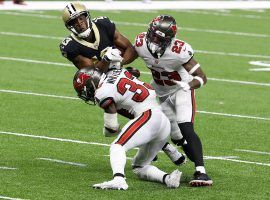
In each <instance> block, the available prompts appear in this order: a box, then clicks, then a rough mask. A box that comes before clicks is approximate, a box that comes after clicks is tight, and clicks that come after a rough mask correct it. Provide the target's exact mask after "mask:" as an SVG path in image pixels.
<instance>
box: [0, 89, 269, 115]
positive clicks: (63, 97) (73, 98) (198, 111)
mask: <svg viewBox="0 0 270 200" xmlns="http://www.w3.org/2000/svg"><path fill="white" fill-rule="evenodd" d="M1 92H3V93H13V94H24V95H34V96H43V97H52V98H60V99H71V100H80V99H79V98H77V97H68V96H57V95H50V94H40V93H33V92H21V91H15V90H1V89H0V93H1ZM196 112H197V113H201V114H209V115H219V116H225V117H236V118H245V119H256V120H270V118H265V117H256V116H249V115H238V114H228V113H218V112H208V111H200V110H197V111H196Z"/></svg>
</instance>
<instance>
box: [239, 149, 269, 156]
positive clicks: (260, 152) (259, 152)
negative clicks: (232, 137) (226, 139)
mask: <svg viewBox="0 0 270 200" xmlns="http://www.w3.org/2000/svg"><path fill="white" fill-rule="evenodd" d="M234 150H235V151H242V152H248V153H256V154H265V155H270V152H264V151H254V150H247V149H234Z"/></svg>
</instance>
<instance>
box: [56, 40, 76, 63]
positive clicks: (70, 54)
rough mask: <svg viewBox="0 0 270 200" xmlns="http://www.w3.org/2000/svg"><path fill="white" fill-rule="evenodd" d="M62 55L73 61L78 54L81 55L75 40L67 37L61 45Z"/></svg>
mask: <svg viewBox="0 0 270 200" xmlns="http://www.w3.org/2000/svg"><path fill="white" fill-rule="evenodd" d="M59 48H60V51H61V53H62V56H64V57H65V58H67V59H69V60H70V61H72V60H73V59H74V58H75V57H76V56H78V55H80V53H79V51H78V48H76V46H75V44H74V41H73V40H72V39H71V38H70V37H67V38H65V39H64V40H63V41H62V42H61V43H60V45H59Z"/></svg>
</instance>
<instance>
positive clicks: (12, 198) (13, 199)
mask: <svg viewBox="0 0 270 200" xmlns="http://www.w3.org/2000/svg"><path fill="white" fill-rule="evenodd" d="M0 199H8V200H29V199H21V198H14V197H5V196H1V195H0Z"/></svg>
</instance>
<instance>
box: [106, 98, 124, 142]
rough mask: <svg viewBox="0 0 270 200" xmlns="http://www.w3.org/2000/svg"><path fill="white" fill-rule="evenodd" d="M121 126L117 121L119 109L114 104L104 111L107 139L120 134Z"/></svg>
mask: <svg viewBox="0 0 270 200" xmlns="http://www.w3.org/2000/svg"><path fill="white" fill-rule="evenodd" d="M120 131H121V130H120V125H119V123H118V119H117V109H116V106H115V104H114V103H112V104H111V105H110V106H108V107H107V108H106V109H104V128H103V134H104V135H105V137H111V136H115V135H118V134H119V133H120Z"/></svg>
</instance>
